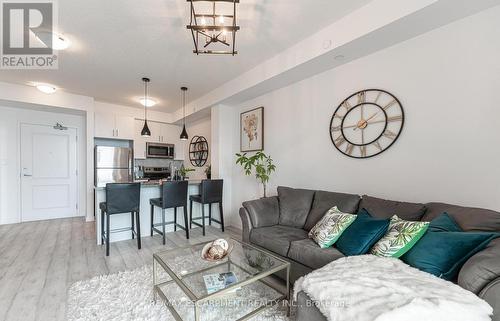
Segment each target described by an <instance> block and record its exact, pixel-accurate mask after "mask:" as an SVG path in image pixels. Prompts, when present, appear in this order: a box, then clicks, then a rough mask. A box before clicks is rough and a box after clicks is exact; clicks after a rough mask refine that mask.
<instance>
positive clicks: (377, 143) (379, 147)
mask: <svg viewBox="0 0 500 321" xmlns="http://www.w3.org/2000/svg"><path fill="white" fill-rule="evenodd" d="M373 145H375V147H377V148H378V150H380V151H382V146H381V145H380V143H379V142H378V141H376V142H373Z"/></svg>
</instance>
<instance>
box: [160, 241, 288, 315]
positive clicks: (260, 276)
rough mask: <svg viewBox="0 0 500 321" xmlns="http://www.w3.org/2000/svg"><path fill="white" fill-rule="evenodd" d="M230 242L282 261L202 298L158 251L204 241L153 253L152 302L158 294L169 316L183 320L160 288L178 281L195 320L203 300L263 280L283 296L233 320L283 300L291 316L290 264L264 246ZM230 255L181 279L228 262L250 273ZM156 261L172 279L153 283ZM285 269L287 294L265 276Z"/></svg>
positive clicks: (214, 297) (191, 246) (208, 299)
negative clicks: (262, 247) (192, 307)
mask: <svg viewBox="0 0 500 321" xmlns="http://www.w3.org/2000/svg"><path fill="white" fill-rule="evenodd" d="M231 241H232V242H237V243H240V244H241V245H244V246H246V247H249V248H252V249H254V250H257V251H260V252H262V253H265V254H266V255H269V256H270V257H272V258H273V259H275V260H277V261H280V262H283V263H284V264H283V265H280V266H277V267H275V268H272V269H269V270H267V271H264V272H262V273H259V274H257V275H254V276H252V277H250V278H248V279H245V280H243V281H241V282H238V283H235V284H233V285H231V286H229V287H227V288H224V289H222V290H220V291H217V292H214V293H211V294H207V295H204V296H202V297H201V298H197V297H196V295H195V294H194V293H193V292H192V291H191V290H190V289H189V287H188V286H187V285H186V284H185V283H184V282H183V281H182V279H180V278H179V277H177V275H176V274H175V272H174V271H172V269H170V268H169V267H168V265H167V264H166V263H165V262H164V261H163V260H162V258H161V257H160V256H159V254H160V253H164V252H170V251H178V250H182V249H188V248H193V247H196V246H200V245H204V244H206V243H207V242H203V243H197V244H193V245H189V246H184V247H178V248H175V249H172V250H167V251H163V252H159V253H155V254H153V295H154V300H155V302H156V300H157V296H159V297H160V298H161V299H162V301H163V302H164V303H165V304H166V306H167V308H168V309H169V311H170V313H171V314H172V316H173V317H174V319H175V320H177V321H183V320H182V318H181V316H180V315H179V314H178V313H177V311H176V310H175V308H174V306H173V305H172V304H171V302H170V300H169V299H168V298H167V296H166V295H165V294H164V293H163V291H162V290H161V287H162V286H165V285H168V284H171V283H173V282H175V283H176V284H177V286H179V287H180V288H181V290H182V291H183V292H184V293H185V294H186V295H187V296H188V298H189V299H190V300H191V302H193V304H194V317H195V321H200V318H201V315H200V306H201V304H202V303H204V302H206V301H210V300H214V299H216V298H218V297H222V296H224V294H227V293H228V292H231V291H233V290H235V289H237V288H241V287H243V286H245V285H249V284H252V283H254V282H262V283H264V284H265V285H267V286H269V287H271V288H273V289H274V290H276V291H277V292H278V293H280V294H282V295H281V296H280V297H278V298H277V299H275V300H271V301H270V302H268V303H267V304H265V305H262V306H260V307H259V308H257V309H255V310H253V311H251V312H250V313H248V314H246V315H244V316H242V317H241V318H239V319H237V320H236V321H244V320H248V319H250V318H252V317H254V316H255V315H257V314H259V313H261V312H263V311H264V310H266V309H268V308H271V307H272V306H275V305H276V304H279V303H285V304H286V305H287V315H290V263H289V262H287V261H285V260H283V259H281V258H279V257H277V256H276V255H274V254H272V253H270V252H269V251H265V250H263V249H261V248H259V247H256V246H253V245H251V244H248V243H244V242H240V241H237V240H234V239H231ZM230 258H231V255H229V256H228V259H227V261H224V262H222V263H219V264H216V265H213V266H210V267H208V268H204V269H201V270H197V271H194V272H191V273H187V274H184V275H182V277H183V278H184V277H188V276H190V275H194V274H199V273H203V272H206V271H209V270H212V269H215V268H217V267H220V266H223V265H228V270H229V271H230V270H231V264H233V265H234V266H236V267H238V268H239V269H241V270H242V271H244V272H246V273H248V274H249V275H251V274H252V273H251V272H249V271H247V270H246V269H245V268H243V267H241V266H240V265H238V264H236V263H234V262H232V261H231V259H230ZM157 264H158V265H159V266H161V267H162V268H163V270H165V272H167V274H168V275H169V276H170V277H171V278H172V280H168V281H166V282H162V283H159V284H156V279H157V275H156V272H157V269H158V267H157ZM285 269H286V293H283V292H282V290H281V289H279V288H278V287H276V286H274V285H273V284H272V283H271V282H268V281H267V280H265V279H264V278H266V277H268V276H270V275H272V274H274V273H276V272H279V271H282V270H285Z"/></svg>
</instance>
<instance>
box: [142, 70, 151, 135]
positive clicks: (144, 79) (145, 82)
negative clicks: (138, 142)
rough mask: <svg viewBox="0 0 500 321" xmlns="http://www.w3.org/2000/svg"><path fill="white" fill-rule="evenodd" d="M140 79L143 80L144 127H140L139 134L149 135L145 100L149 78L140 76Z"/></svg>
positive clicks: (146, 98) (146, 99)
mask: <svg viewBox="0 0 500 321" xmlns="http://www.w3.org/2000/svg"><path fill="white" fill-rule="evenodd" d="M142 81H143V82H144V127H142V131H141V136H142V137H151V131H150V130H149V127H148V112H147V109H146V105H147V101H148V83H149V81H150V80H149V78H146V77H144V78H142Z"/></svg>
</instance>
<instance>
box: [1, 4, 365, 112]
mask: <svg viewBox="0 0 500 321" xmlns="http://www.w3.org/2000/svg"><path fill="white" fill-rule="evenodd" d="M368 2H370V0H241V3H240V5H239V6H238V15H239V20H238V24H239V25H240V26H241V31H239V32H238V35H237V38H236V43H237V45H236V46H237V50H238V51H239V54H238V55H237V56H235V57H232V56H203V55H201V56H196V55H195V54H193V53H192V50H193V41H192V38H191V34H190V32H189V31H188V30H187V29H186V24H187V21H188V19H189V10H188V9H189V4H188V2H187V1H186V0H147V1H138V0H106V1H103V0H85V1H74V0H59V30H60V32H61V33H63V34H64V35H66V36H68V37H69V38H70V39H71V41H72V43H73V45H72V46H71V47H70V49H68V50H67V51H64V52H61V53H60V59H59V69H58V70H28V71H19V70H9V71H7V70H2V71H0V81H5V82H11V83H18V84H27V83H29V82H32V81H35V82H48V83H52V84H54V85H56V86H58V87H60V88H62V90H64V91H67V92H70V93H75V94H81V95H86V96H91V97H94V98H95V99H96V100H99V101H105V102H111V103H116V104H122V105H127V106H135V107H139V108H140V107H141V106H140V105H139V103H137V99H138V98H139V97H140V96H141V95H142V93H143V89H142V88H143V87H142V84H141V80H140V79H141V77H143V76H148V77H150V78H151V87H150V92H151V96H152V97H153V98H155V99H156V100H157V101H159V102H160V103H159V104H158V105H157V106H155V107H153V109H156V110H161V111H165V112H173V111H175V110H176V109H178V108H179V105H180V89H179V88H180V87H181V86H182V85H186V86H188V87H189V89H190V90H189V92H188V100H190V101H191V100H194V99H196V98H198V97H200V96H202V95H204V94H206V93H208V92H210V91H211V90H213V89H214V88H216V87H218V86H220V85H222V84H223V83H225V82H227V81H229V80H231V79H233V78H235V77H236V76H238V75H239V74H241V73H243V72H244V71H247V70H249V69H251V68H252V67H254V66H256V65H257V64H259V63H261V62H263V61H265V60H266V59H269V58H271V57H272V56H274V55H276V54H278V53H279V52H281V51H283V50H284V49H286V48H288V47H290V46H292V45H293V44H295V43H296V42H297V41H298V40H301V39H303V38H305V37H307V36H308V35H310V34H312V33H314V32H315V31H317V30H319V29H322V28H323V27H325V26H327V25H329V24H332V23H333V22H335V21H336V20H338V19H339V18H341V17H343V16H345V15H347V14H348V13H350V12H352V11H353V10H355V9H357V8H359V7H361V6H363V5H365V4H366V3H368Z"/></svg>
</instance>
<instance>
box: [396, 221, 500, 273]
mask: <svg viewBox="0 0 500 321" xmlns="http://www.w3.org/2000/svg"><path fill="white" fill-rule="evenodd" d="M449 219H451V217H450V216H449V215H448V214H446V213H443V214H441V215H440V216H438V217H436V218H435V219H434V220H433V221H432V222H431V224H430V226H429V229H428V230H427V232H426V233H425V234H424V236H423V237H422V238H421V239H420V241H418V242H417V244H415V245H414V246H413V248H412V249H411V250H409V251H408V252H407V253H406V254H405V255H403V256H402V257H401V259H402V260H403V261H404V262H405V263H407V264H408V265H410V266H413V267H415V268H417V269H419V270H422V271H425V272H428V273H431V274H434V275H435V276H437V277H440V278H442V279H445V280H454V279H455V278H456V276H457V275H458V272H459V271H460V269H461V268H462V266H463V265H464V263H465V262H467V260H468V259H469V258H470V257H471V256H473V255H474V254H476V253H477V252H479V251H481V250H483V249H484V248H485V247H486V246H487V245H488V244H489V243H490V241H491V240H492V239H494V238H496V237H498V236H500V234H498V233H489V232H457V231H450V232H448V231H444V230H443V229H442V228H450V227H452V225H450V224H449V223H450V221H449ZM434 221H436V222H434ZM433 222H434V224H433ZM443 223H446V224H443ZM437 227H439V228H441V230H439V229H436V228H437ZM452 229H456V226H455V227H452Z"/></svg>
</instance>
